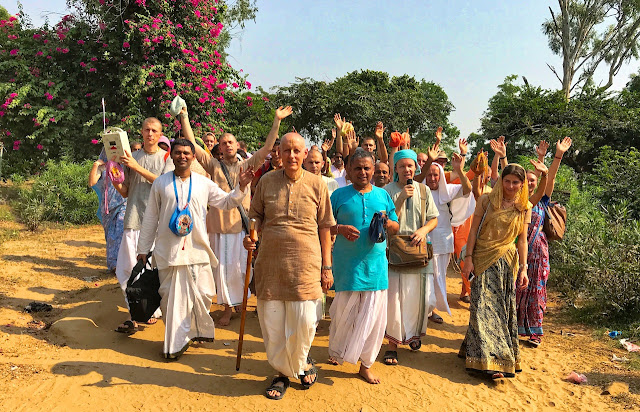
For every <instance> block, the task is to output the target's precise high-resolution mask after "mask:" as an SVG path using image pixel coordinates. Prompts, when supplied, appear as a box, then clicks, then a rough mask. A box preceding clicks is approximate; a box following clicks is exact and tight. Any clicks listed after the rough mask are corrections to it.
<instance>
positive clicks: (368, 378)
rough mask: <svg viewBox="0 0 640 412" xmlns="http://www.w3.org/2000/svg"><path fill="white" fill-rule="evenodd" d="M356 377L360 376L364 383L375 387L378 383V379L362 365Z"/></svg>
mask: <svg viewBox="0 0 640 412" xmlns="http://www.w3.org/2000/svg"><path fill="white" fill-rule="evenodd" d="M358 375H360V376H362V377H363V378H364V380H365V381H367V382H369V383H371V384H374V385H376V384H378V383H380V378H378V377H377V376H376V375H374V374H373V373H372V372H371V370H370V369H369V368H365V367H364V365H362V364H361V365H360V371H359V372H358Z"/></svg>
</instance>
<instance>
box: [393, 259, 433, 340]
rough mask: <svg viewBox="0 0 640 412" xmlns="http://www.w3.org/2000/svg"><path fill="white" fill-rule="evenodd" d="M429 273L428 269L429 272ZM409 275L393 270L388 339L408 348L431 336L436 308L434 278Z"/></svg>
mask: <svg viewBox="0 0 640 412" xmlns="http://www.w3.org/2000/svg"><path fill="white" fill-rule="evenodd" d="M425 269H426V268H425ZM418 270H419V271H420V272H421V273H415V272H414V273H407V270H406V269H405V270H403V271H402V272H400V271H396V270H394V269H392V268H391V267H390V268H389V290H388V292H387V293H388V303H387V332H386V335H385V336H386V338H387V339H389V341H390V342H393V343H395V344H396V345H408V344H409V343H411V342H413V341H417V340H419V339H420V337H421V336H424V335H425V334H426V333H427V323H428V322H429V313H430V312H431V311H433V308H434V307H435V305H436V294H435V290H434V289H435V288H434V284H433V274H432V273H426V270H424V269H416V270H415V271H418Z"/></svg>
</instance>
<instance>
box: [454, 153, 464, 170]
mask: <svg viewBox="0 0 640 412" xmlns="http://www.w3.org/2000/svg"><path fill="white" fill-rule="evenodd" d="M463 166H464V156H461V155H459V154H458V153H454V154H452V155H451V167H452V168H453V170H455V171H456V172H458V173H459V174H462V167H463Z"/></svg>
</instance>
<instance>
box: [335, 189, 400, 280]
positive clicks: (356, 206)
mask: <svg viewBox="0 0 640 412" xmlns="http://www.w3.org/2000/svg"><path fill="white" fill-rule="evenodd" d="M331 207H332V209H333V216H334V217H335V219H336V222H337V223H338V224H340V225H351V226H354V227H355V228H356V229H358V230H359V231H360V237H359V238H358V239H357V240H356V241H355V242H350V241H348V240H347V239H345V238H344V237H343V236H338V237H337V238H336V244H335V247H334V249H333V277H334V281H335V288H336V292H345V291H373V290H384V289H387V288H388V287H389V279H388V262H387V254H386V250H387V242H386V241H384V242H382V243H373V242H372V241H371V240H370V239H369V224H370V223H371V219H372V218H373V215H374V213H376V212H380V211H385V212H386V213H387V216H388V217H389V219H391V220H393V221H395V222H397V221H398V216H397V215H396V208H395V206H394V204H393V201H392V200H391V197H390V196H389V194H388V193H387V192H386V191H385V190H383V189H380V188H378V187H375V186H372V188H371V191H370V192H368V193H360V192H358V191H357V190H356V189H354V187H353V186H352V185H349V186H346V187H341V188H339V189H337V190H336V191H335V192H333V194H332V195H331Z"/></svg>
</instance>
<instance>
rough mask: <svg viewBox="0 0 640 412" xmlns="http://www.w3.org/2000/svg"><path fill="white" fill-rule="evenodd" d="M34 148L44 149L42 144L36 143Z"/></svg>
mask: <svg viewBox="0 0 640 412" xmlns="http://www.w3.org/2000/svg"><path fill="white" fill-rule="evenodd" d="M36 149H38V150H42V149H44V146H43V145H41V144H38V145H37V146H36Z"/></svg>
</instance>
